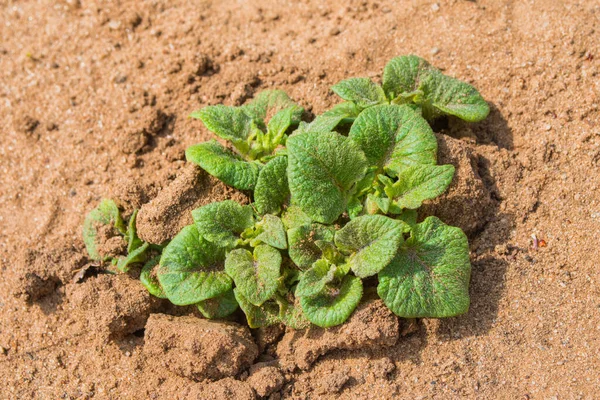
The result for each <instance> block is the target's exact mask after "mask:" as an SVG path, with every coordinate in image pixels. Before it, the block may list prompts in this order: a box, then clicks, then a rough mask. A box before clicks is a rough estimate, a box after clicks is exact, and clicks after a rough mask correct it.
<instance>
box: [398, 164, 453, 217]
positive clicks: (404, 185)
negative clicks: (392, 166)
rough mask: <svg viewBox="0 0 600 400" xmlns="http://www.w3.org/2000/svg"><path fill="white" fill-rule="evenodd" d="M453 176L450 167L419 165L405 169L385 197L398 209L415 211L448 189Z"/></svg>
mask: <svg viewBox="0 0 600 400" xmlns="http://www.w3.org/2000/svg"><path fill="white" fill-rule="evenodd" d="M453 176H454V166H452V165H420V166H416V167H410V168H406V169H405V170H404V171H403V172H402V173H401V174H400V175H399V176H398V180H397V181H396V182H395V183H394V184H393V185H392V186H391V187H389V188H386V193H387V195H388V196H389V197H390V198H391V199H393V201H394V205H395V206H396V207H398V208H400V209H403V208H410V209H417V208H419V207H421V204H423V201H425V200H431V199H435V198H436V197H437V196H439V195H441V194H442V193H444V192H445V191H446V189H448V186H449V185H450V183H451V182H452V177H453Z"/></svg>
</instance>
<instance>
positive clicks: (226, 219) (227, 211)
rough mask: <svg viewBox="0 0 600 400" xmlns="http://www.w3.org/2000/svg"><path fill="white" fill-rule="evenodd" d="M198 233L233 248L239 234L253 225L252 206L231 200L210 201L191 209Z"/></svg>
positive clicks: (219, 244)
mask: <svg viewBox="0 0 600 400" xmlns="http://www.w3.org/2000/svg"><path fill="white" fill-rule="evenodd" d="M192 218H193V219H194V223H195V225H196V229H198V233H199V234H200V236H202V237H203V238H204V239H206V240H208V241H209V242H213V243H215V244H216V245H218V246H219V247H229V248H233V247H235V246H236V244H237V242H238V240H239V235H240V234H241V233H242V232H243V231H244V230H246V229H247V228H250V227H251V226H252V225H254V217H253V211H252V207H250V206H242V205H240V204H238V203H236V202H235V201H233V200H224V201H219V202H217V203H210V204H207V205H205V206H202V207H199V208H197V209H195V210H193V211H192Z"/></svg>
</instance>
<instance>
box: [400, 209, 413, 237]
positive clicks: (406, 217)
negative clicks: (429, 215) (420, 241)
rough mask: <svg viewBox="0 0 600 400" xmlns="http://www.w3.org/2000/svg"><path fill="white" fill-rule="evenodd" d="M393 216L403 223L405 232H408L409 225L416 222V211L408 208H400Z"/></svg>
mask: <svg viewBox="0 0 600 400" xmlns="http://www.w3.org/2000/svg"><path fill="white" fill-rule="evenodd" d="M395 218H396V219H398V220H400V221H403V222H404V223H405V225H404V232H405V233H406V232H410V229H411V227H412V226H414V225H416V224H417V211H416V210H410V209H408V208H407V209H404V210H402V212H401V213H400V214H399V215H397V216H395Z"/></svg>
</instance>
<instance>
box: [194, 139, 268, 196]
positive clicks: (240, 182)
mask: <svg viewBox="0 0 600 400" xmlns="http://www.w3.org/2000/svg"><path fill="white" fill-rule="evenodd" d="M185 156H186V159H187V160H188V161H190V162H193V163H194V164H198V165H199V166H200V167H202V169H204V170H205V171H206V172H208V173H209V174H211V175H212V176H214V177H216V178H217V179H220V180H221V181H223V182H224V183H225V184H227V185H229V186H233V187H234V188H237V189H240V190H252V189H254V185H255V184H256V180H257V179H258V173H259V171H260V167H259V166H258V164H256V163H254V162H247V161H244V160H243V159H242V158H241V157H240V156H239V155H237V154H235V153H234V152H232V151H231V150H229V149H227V148H225V147H223V146H222V145H221V144H220V143H219V142H217V141H216V140H210V141H208V142H204V143H199V144H196V145H193V146H190V147H188V148H187V149H186V151H185Z"/></svg>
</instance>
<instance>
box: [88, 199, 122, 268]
mask: <svg viewBox="0 0 600 400" xmlns="http://www.w3.org/2000/svg"><path fill="white" fill-rule="evenodd" d="M103 225H112V226H114V227H115V228H116V229H117V231H118V232H119V233H120V234H122V235H124V234H125V232H126V231H125V223H124V222H123V219H122V218H121V213H120V212H119V207H117V204H116V203H115V202H114V201H113V200H109V199H103V200H102V201H101V202H100V204H98V207H96V208H95V209H93V210H92V211H90V212H89V213H88V215H86V217H85V221H84V222H83V242H84V243H85V247H86V249H87V251H88V254H89V255H90V258H91V259H92V260H96V261H101V260H102V261H106V260H107V259H108V258H109V257H103V256H102V255H100V253H99V252H98V248H97V243H96V239H97V237H98V228H100V227H101V226H103Z"/></svg>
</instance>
